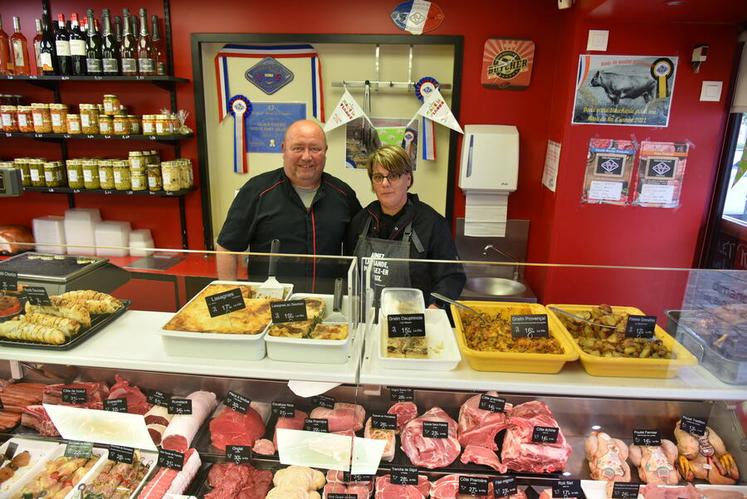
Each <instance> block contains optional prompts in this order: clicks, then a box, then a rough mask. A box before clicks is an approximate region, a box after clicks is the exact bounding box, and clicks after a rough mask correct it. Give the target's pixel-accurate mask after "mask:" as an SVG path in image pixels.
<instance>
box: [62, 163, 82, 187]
mask: <svg viewBox="0 0 747 499" xmlns="http://www.w3.org/2000/svg"><path fill="white" fill-rule="evenodd" d="M66 167H67V185H68V187H70V188H71V189H83V188H84V187H85V185H84V184H83V162H82V161H81V160H80V159H68V160H67V163H66Z"/></svg>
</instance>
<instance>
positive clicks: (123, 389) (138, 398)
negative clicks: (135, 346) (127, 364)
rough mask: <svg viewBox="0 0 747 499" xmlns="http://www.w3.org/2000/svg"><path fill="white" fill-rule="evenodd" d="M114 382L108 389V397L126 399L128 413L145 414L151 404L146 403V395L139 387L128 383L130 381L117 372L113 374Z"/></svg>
mask: <svg viewBox="0 0 747 499" xmlns="http://www.w3.org/2000/svg"><path fill="white" fill-rule="evenodd" d="M114 380H115V381H116V383H114V385H113V386H112V387H111V390H109V397H108V398H109V399H121V398H124V399H127V412H129V413H130V414H145V413H147V412H148V411H149V410H150V408H151V407H152V404H149V403H148V397H146V396H145V395H144V394H143V392H141V391H140V388H138V387H136V386H132V385H130V382H129V381H127V380H126V379H124V378H123V377H122V376H120V375H119V374H115V375H114Z"/></svg>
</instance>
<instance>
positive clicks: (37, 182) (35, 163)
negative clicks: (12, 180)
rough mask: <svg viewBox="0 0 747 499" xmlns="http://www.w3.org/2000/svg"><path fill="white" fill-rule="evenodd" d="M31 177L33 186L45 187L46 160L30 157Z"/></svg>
mask: <svg viewBox="0 0 747 499" xmlns="http://www.w3.org/2000/svg"><path fill="white" fill-rule="evenodd" d="M29 177H31V185H32V186H33V187H44V186H45V185H46V184H45V182H44V161H43V160H41V159H38V158H31V159H29Z"/></svg>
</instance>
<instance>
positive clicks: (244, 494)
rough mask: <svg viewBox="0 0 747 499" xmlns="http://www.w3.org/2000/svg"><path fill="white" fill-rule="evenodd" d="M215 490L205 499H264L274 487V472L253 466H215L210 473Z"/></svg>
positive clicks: (209, 481)
mask: <svg viewBox="0 0 747 499" xmlns="http://www.w3.org/2000/svg"><path fill="white" fill-rule="evenodd" d="M208 485H210V486H211V487H212V488H213V489H212V490H211V491H210V492H208V493H207V494H205V496H204V498H205V499H238V498H241V499H264V497H265V495H267V492H269V490H270V488H271V487H272V471H269V470H258V469H256V468H254V467H253V466H252V465H251V464H234V463H220V464H214V465H213V466H212V467H211V468H210V471H209V472H208Z"/></svg>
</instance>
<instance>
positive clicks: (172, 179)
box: [161, 161, 182, 192]
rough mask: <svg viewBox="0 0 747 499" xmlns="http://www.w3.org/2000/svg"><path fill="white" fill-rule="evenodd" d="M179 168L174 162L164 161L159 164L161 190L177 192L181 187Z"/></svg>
mask: <svg viewBox="0 0 747 499" xmlns="http://www.w3.org/2000/svg"><path fill="white" fill-rule="evenodd" d="M179 170H180V167H179V164H178V163H177V162H176V161H164V162H162V163H161V177H162V178H163V190H164V191H169V192H175V191H178V190H179V189H180V188H181V186H182V183H181V178H180V171H179Z"/></svg>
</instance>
